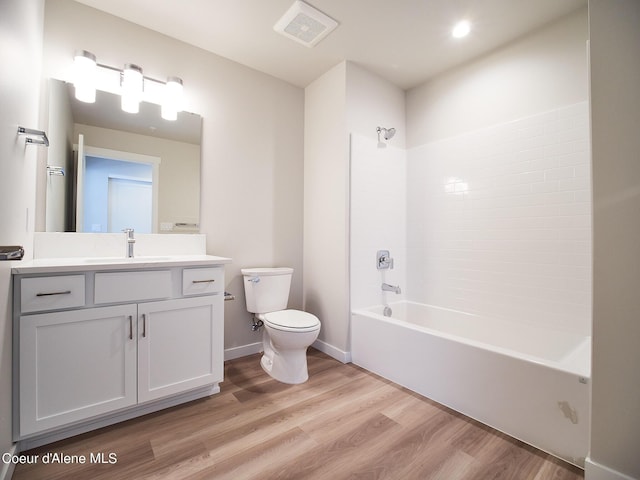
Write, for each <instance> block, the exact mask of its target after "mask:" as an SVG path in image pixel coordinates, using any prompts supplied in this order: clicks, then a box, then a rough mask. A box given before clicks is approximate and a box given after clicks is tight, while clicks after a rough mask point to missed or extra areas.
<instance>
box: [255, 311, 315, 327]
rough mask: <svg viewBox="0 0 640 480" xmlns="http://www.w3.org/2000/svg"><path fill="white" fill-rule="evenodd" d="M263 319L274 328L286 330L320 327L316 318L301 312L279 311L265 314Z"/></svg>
mask: <svg viewBox="0 0 640 480" xmlns="http://www.w3.org/2000/svg"><path fill="white" fill-rule="evenodd" d="M264 319H265V320H266V321H267V322H269V323H271V324H273V325H275V326H280V327H287V328H312V327H317V326H319V325H320V320H318V317H316V316H315V315H312V314H310V313H307V312H303V311H301V310H280V311H277V312H271V313H265V315H264Z"/></svg>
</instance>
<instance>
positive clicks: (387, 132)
mask: <svg viewBox="0 0 640 480" xmlns="http://www.w3.org/2000/svg"><path fill="white" fill-rule="evenodd" d="M376 132H378V139H380V134H381V133H382V137H383V138H384V139H385V140H390V139H391V138H393V136H394V135H395V134H396V129H395V128H384V127H378V128H376Z"/></svg>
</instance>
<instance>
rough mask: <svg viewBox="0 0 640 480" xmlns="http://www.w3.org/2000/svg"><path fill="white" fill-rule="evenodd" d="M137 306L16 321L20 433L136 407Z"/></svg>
mask: <svg viewBox="0 0 640 480" xmlns="http://www.w3.org/2000/svg"><path fill="white" fill-rule="evenodd" d="M136 312H137V309H136V306H135V305H122V306H116V307H103V308H91V309H84V310H74V311H69V312H56V313H43V314H37V315H28V316H22V317H20V367H19V372H20V435H21V436H25V435H28V434H31V433H34V432H40V431H43V430H47V429H50V428H53V427H58V426H61V425H66V424H69V423H72V422H75V421H78V420H82V419H86V418H90V417H93V416H95V415H99V414H102V413H106V412H110V411H113V410H116V409H118V408H122V407H127V406H129V405H134V404H135V403H136V399H137V395H136V331H135V330H136V324H135V318H136Z"/></svg>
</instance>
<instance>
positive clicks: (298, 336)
mask: <svg viewBox="0 0 640 480" xmlns="http://www.w3.org/2000/svg"><path fill="white" fill-rule="evenodd" d="M241 272H242V275H243V276H244V292H245V296H246V299H247V310H248V311H249V312H251V313H253V314H254V315H255V317H256V318H257V319H258V320H262V322H263V323H264V332H263V333H262V344H263V347H264V355H263V356H262V360H261V361H260V364H261V365H262V368H263V369H264V371H265V372H267V373H268V374H269V375H271V376H272V377H273V378H275V379H276V380H278V381H280V382H283V383H304V382H306V381H307V379H308V378H309V373H308V372H307V348H308V347H309V345H311V344H312V343H313V342H314V341H315V340H316V338H318V334H319V333H320V320H318V318H317V317H316V316H315V315H312V314H310V313H307V312H302V311H300V310H287V309H286V308H287V302H288V300H289V288H290V287H291V275H292V274H293V268H286V267H281V268H243V269H242V270H241Z"/></svg>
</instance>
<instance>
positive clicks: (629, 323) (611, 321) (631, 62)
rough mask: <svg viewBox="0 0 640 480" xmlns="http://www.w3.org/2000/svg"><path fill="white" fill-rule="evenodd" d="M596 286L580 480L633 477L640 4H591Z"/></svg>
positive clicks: (621, 0) (637, 430)
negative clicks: (587, 445) (586, 452)
mask: <svg viewBox="0 0 640 480" xmlns="http://www.w3.org/2000/svg"><path fill="white" fill-rule="evenodd" d="M589 34H590V70H591V123H592V130H591V134H592V151H593V161H592V164H593V220H594V229H593V230H594V231H593V234H594V237H593V245H594V255H593V268H594V289H593V297H594V298H593V382H592V415H591V432H592V434H591V452H590V456H589V458H588V459H587V466H586V478H587V480H605V479H606V480H613V479H623V478H625V479H628V478H640V459H639V455H638V452H639V447H638V446H639V445H640V369H638V365H640V348H639V345H640V321H638V312H640V295H638V286H639V285H640V250H639V246H640V221H639V218H640V217H639V214H638V212H639V211H640V95H639V94H638V91H639V87H640V50H639V46H640V2H638V1H637V0H617V1H615V2H611V1H608V0H590V1H589Z"/></svg>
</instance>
